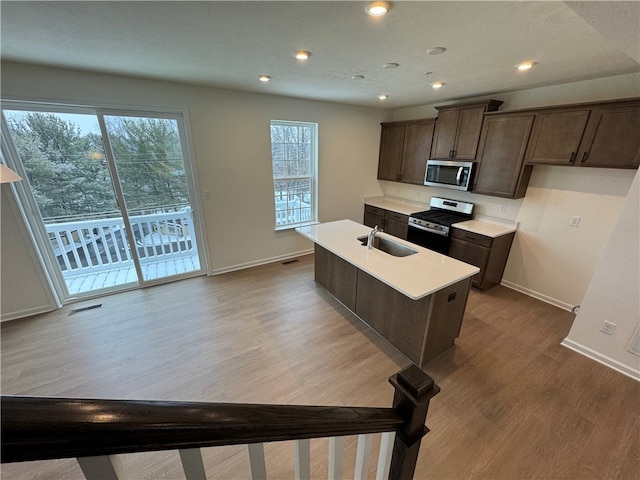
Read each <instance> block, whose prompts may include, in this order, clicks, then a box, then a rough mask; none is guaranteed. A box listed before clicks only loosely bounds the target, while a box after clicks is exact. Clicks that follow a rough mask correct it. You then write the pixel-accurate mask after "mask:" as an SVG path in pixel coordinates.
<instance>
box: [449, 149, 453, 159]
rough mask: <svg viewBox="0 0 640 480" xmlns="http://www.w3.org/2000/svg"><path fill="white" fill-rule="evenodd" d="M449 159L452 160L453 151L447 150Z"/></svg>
mask: <svg viewBox="0 0 640 480" xmlns="http://www.w3.org/2000/svg"><path fill="white" fill-rule="evenodd" d="M449 158H453V150H449Z"/></svg>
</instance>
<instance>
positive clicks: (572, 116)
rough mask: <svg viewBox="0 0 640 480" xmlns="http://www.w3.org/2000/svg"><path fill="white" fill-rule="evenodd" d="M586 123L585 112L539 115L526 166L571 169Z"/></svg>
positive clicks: (560, 111) (587, 115)
mask: <svg viewBox="0 0 640 480" xmlns="http://www.w3.org/2000/svg"><path fill="white" fill-rule="evenodd" d="M588 119H589V109H588V108H585V109H579V110H575V109H574V110H555V111H548V112H545V111H542V112H539V113H538V114H537V115H536V120H535V122H534V125H533V132H532V134H531V143H530V145H529V149H528V150H527V154H526V162H527V163H528V164H548V165H572V164H573V163H574V162H575V160H576V156H577V155H578V147H579V146H580V141H581V140H582V134H583V132H584V128H585V127H586V125H587V120H588Z"/></svg>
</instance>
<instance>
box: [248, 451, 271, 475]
mask: <svg viewBox="0 0 640 480" xmlns="http://www.w3.org/2000/svg"><path fill="white" fill-rule="evenodd" d="M247 446H248V447H249V465H250V466H251V480H266V478H267V467H266V466H265V463H264V447H263V445H262V443H250V444H249V445H247Z"/></svg>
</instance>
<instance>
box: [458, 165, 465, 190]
mask: <svg viewBox="0 0 640 480" xmlns="http://www.w3.org/2000/svg"><path fill="white" fill-rule="evenodd" d="M463 169H464V167H460V168H459V169H458V174H457V175H456V184H457V185H458V186H460V181H461V178H462V170H463Z"/></svg>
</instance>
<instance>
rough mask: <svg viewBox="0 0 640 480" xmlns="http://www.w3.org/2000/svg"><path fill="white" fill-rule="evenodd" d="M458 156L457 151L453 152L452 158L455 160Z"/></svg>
mask: <svg viewBox="0 0 640 480" xmlns="http://www.w3.org/2000/svg"><path fill="white" fill-rule="evenodd" d="M456 155H458V151H457V150H453V156H452V157H451V158H455V157H456Z"/></svg>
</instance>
